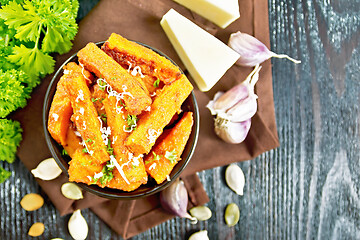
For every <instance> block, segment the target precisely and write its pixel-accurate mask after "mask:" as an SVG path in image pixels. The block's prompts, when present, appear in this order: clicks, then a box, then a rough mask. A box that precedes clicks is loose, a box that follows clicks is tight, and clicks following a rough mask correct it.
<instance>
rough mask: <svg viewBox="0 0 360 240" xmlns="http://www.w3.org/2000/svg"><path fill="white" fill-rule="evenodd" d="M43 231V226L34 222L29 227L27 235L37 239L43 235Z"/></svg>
mask: <svg viewBox="0 0 360 240" xmlns="http://www.w3.org/2000/svg"><path fill="white" fill-rule="evenodd" d="M44 231H45V226H44V224H43V223H41V222H36V223H34V224H33V225H32V226H31V227H30V229H29V232H28V234H29V236H32V237H38V236H40V235H41V234H43V233H44Z"/></svg>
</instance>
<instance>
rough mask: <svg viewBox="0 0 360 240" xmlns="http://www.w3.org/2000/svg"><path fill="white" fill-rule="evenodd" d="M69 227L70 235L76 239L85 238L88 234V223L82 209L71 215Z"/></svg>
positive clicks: (82, 239)
mask: <svg viewBox="0 0 360 240" xmlns="http://www.w3.org/2000/svg"><path fill="white" fill-rule="evenodd" d="M68 228H69V232H70V235H71V236H72V237H73V238H74V239H75V240H84V239H86V237H87V235H88V231H89V228H88V225H87V223H86V220H85V218H84V217H83V216H82V215H81V211H80V209H78V210H76V211H75V212H74V213H73V214H72V215H71V217H70V219H69V223H68Z"/></svg>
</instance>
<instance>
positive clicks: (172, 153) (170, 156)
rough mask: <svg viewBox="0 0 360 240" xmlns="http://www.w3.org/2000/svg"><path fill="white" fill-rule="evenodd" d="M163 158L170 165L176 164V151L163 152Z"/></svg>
mask: <svg viewBox="0 0 360 240" xmlns="http://www.w3.org/2000/svg"><path fill="white" fill-rule="evenodd" d="M165 158H166V159H168V160H169V161H170V162H171V163H176V162H177V160H178V157H177V155H176V151H175V149H173V150H172V151H170V152H169V151H166V152H165Z"/></svg>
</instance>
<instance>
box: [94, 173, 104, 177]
mask: <svg viewBox="0 0 360 240" xmlns="http://www.w3.org/2000/svg"><path fill="white" fill-rule="evenodd" d="M102 176H104V174H103V172H99V173H95V174H94V179H99V178H101V177H102Z"/></svg>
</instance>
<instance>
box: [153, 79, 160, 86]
mask: <svg viewBox="0 0 360 240" xmlns="http://www.w3.org/2000/svg"><path fill="white" fill-rule="evenodd" d="M159 84H160V79H159V78H157V79H156V80H155V82H154V87H156V88H157V87H159Z"/></svg>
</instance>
